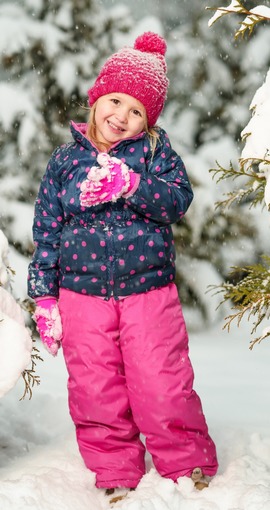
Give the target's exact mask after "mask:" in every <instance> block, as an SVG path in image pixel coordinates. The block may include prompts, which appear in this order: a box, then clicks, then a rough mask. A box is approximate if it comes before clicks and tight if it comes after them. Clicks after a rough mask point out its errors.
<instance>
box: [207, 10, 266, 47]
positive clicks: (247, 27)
mask: <svg viewBox="0 0 270 510" xmlns="http://www.w3.org/2000/svg"><path fill="white" fill-rule="evenodd" d="M206 9H207V10H212V11H215V14H214V15H213V16H212V18H211V19H210V21H209V26H211V25H213V24H214V23H215V22H216V21H217V20H218V19H220V18H222V17H223V16H225V15H227V14H235V13H236V14H242V15H245V19H244V20H243V21H242V22H241V23H240V28H239V29H238V30H237V31H236V33H235V39H237V38H238V37H244V35H245V33H246V32H248V35H249V36H250V35H251V34H252V32H253V30H254V27H255V26H256V25H257V24H258V23H260V22H262V21H265V20H270V17H268V16H267V15H265V14H259V13H258V12H256V10H257V9H256V7H255V8H254V9H251V10H248V9H246V8H245V7H244V6H243V5H242V3H241V2H240V1H239V0H233V1H232V2H231V3H230V5H229V6H228V7H206Z"/></svg>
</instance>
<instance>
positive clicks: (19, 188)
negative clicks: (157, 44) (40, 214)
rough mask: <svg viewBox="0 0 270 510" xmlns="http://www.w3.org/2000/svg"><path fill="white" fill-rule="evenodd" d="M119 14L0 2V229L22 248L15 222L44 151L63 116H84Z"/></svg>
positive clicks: (123, 23) (120, 22)
mask: <svg viewBox="0 0 270 510" xmlns="http://www.w3.org/2000/svg"><path fill="white" fill-rule="evenodd" d="M124 14H125V13H124V11H123V12H122V17H121V15H120V13H119V15H118V17H115V16H113V14H110V11H106V12H105V11H104V10H103V9H101V8H99V7H98V4H97V3H96V2H95V1H94V0H66V1H65V2H62V1H60V0H40V1H39V2H35V1H34V0H23V1H22V2H20V5H18V4H10V3H4V4H1V5H0V20H1V21H0V29H1V26H2V28H3V32H4V31H5V32H4V33H6V35H7V36H6V41H5V45H4V47H2V48H1V49H2V52H1V73H0V78H1V81H0V154H1V158H0V180H1V206H0V215H1V228H3V230H4V231H5V233H6V235H7V237H8V239H9V241H10V242H12V243H13V244H14V245H15V246H16V248H18V249H19V251H21V252H22V253H24V254H26V255H27V254H28V253H31V252H32V250H33V246H32V242H31V230H30V228H29V231H28V235H27V236H25V233H24V235H22V234H21V235H20V232H19V227H17V228H16V225H17V222H18V220H19V221H21V217H22V216H24V217H25V218H26V219H28V218H30V217H31V216H32V209H33V200H34V197H35V196H36V193H37V188H38V185H39V183H40V179H41V176H42V175H43V173H44V170H45V166H46V163H47V161H48V158H49V156H50V154H51V152H52V150H53V149H54V148H55V147H56V146H57V145H58V144H61V143H63V142H64V141H66V140H67V139H69V138H70V134H69V130H68V127H69V121H70V120H72V119H73V120H76V121H78V122H80V121H86V118H87V115H88V112H87V90H88V88H89V87H90V85H91V83H92V81H93V80H94V78H95V76H96V73H97V68H99V67H100V63H101V61H102V60H103V59H104V58H105V57H106V56H108V54H110V53H111V52H112V51H114V50H115V43H114V41H115V37H117V34H118V33H124V32H126V31H127V30H128V29H129V23H130V19H129V18H128V17H126V16H125V15H124ZM6 27H8V32H7V30H6ZM18 223H19V222H18ZM28 223H29V226H30V227H31V221H29V222H28ZM14 232H15V234H14Z"/></svg>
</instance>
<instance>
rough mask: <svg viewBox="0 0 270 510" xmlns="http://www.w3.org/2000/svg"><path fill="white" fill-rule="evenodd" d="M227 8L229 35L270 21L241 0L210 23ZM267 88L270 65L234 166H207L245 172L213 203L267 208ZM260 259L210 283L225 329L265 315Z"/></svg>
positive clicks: (269, 297) (222, 173) (266, 266)
mask: <svg viewBox="0 0 270 510" xmlns="http://www.w3.org/2000/svg"><path fill="white" fill-rule="evenodd" d="M229 13H237V14H239V15H240V16H241V23H240V28H238V30H237V31H236V34H235V37H236V38H239V37H240V36H241V37H243V36H244V35H245V34H248V35H249V36H250V35H251V34H252V33H253V30H254V28H255V26H256V25H257V24H258V23H262V22H263V21H265V20H267V21H270V8H269V7H266V6H256V7H253V8H251V9H248V8H247V7H245V5H244V2H240V1H238V0H235V1H233V2H231V4H230V6H228V7H227V8H226V7H220V8H218V9H217V10H216V12H215V14H214V15H213V17H212V18H211V20H210V23H209V24H210V25H211V24H213V23H214V22H215V21H216V20H217V19H219V18H221V17H223V16H224V15H227V14H229ZM269 92H270V70H269V71H268V73H267V77H266V80H265V82H264V84H263V85H262V86H261V87H260V88H259V89H258V90H257V92H256V93H255V96H254V98H253V101H252V102H251V110H252V118H251V120H250V121H249V123H248V125H247V126H246V128H245V129H243V131H242V138H243V140H244V142H245V147H244V149H243V151H242V154H241V157H240V158H239V161H238V166H237V168H234V167H233V165H231V167H230V168H229V169H226V168H223V167H222V166H221V165H219V166H218V168H217V169H212V172H213V173H214V176H215V177H217V179H218V181H222V180H226V179H230V178H233V179H234V180H237V179H239V178H242V177H243V176H244V177H245V181H244V184H243V185H242V186H241V188H240V189H239V188H236V189H234V190H233V191H230V192H229V193H227V197H226V198H225V199H224V200H223V201H221V202H219V203H218V206H221V207H229V206H231V205H232V204H234V203H235V202H241V201H243V200H249V201H250V205H251V206H252V207H254V206H257V205H260V204H264V205H266V206H267V208H268V211H269V210H270V193H269V186H270V135H269V129H268V123H269ZM261 260H262V262H260V263H256V264H252V265H246V266H244V267H233V268H232V271H231V279H232V281H231V282H225V283H223V284H222V285H221V286H219V287H214V288H215V290H216V291H217V292H218V293H220V292H221V293H222V294H223V301H222V302H226V301H230V302H231V303H232V307H233V310H234V312H233V313H232V314H231V315H229V316H228V317H227V318H226V322H225V326H224V327H227V328H228V330H229V329H230V326H231V323H232V321H234V320H236V321H237V324H238V326H239V325H240V322H241V320H242V318H243V317H244V316H247V317H248V319H250V318H253V320H254V322H253V327H252V331H251V334H252V335H253V334H254V333H255V332H256V331H257V328H258V327H259V326H260V325H261V324H262V323H263V322H264V321H265V320H268V319H269V316H270V277H269V271H270V257H269V256H266V255H261ZM269 336H270V327H269V326H267V327H265V328H264V329H263V330H262V332H261V333H260V334H259V336H257V337H256V338H253V339H252V341H251V342H250V348H251V349H252V348H253V346H254V345H255V344H256V343H260V342H261V341H262V340H263V339H265V338H267V337H269Z"/></svg>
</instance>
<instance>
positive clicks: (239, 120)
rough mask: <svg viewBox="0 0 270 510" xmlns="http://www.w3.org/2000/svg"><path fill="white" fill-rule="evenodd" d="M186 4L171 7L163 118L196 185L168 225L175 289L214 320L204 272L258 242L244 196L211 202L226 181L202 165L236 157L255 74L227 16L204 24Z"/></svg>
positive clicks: (223, 271)
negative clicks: (224, 204) (224, 205)
mask: <svg viewBox="0 0 270 510" xmlns="http://www.w3.org/2000/svg"><path fill="white" fill-rule="evenodd" d="M186 7H187V5H186V3H185V5H182V3H181V5H179V6H178V7H177V8H178V17H179V19H180V20H182V19H183V20H184V22H181V24H179V25H177V26H175V27H174V29H173V30H171V31H170V33H169V34H168V40H169V44H170V43H171V46H170V50H169V58H168V63H169V76H170V78H171V83H170V89H169V96H168V102H167V107H166V108H165V113H164V119H165V124H166V126H168V128H169V134H170V136H171V132H172V136H171V140H172V142H173V145H174V146H175V148H176V150H177V151H178V152H179V153H180V154H181V155H183V159H184V162H185V163H186V165H187V168H188V173H189V175H190V177H191V180H192V184H193V187H194V192H195V197H194V201H193V204H192V205H191V208H190V210H189V211H188V214H187V215H186V217H185V218H184V220H183V221H182V222H181V223H179V224H178V225H176V226H175V229H174V230H175V236H176V247H177V253H178V258H177V262H178V263H177V269H178V278H179V291H180V296H181V297H182V300H183V302H184V303H189V304H190V306H192V307H193V308H194V304H195V307H196V309H197V308H200V310H201V312H202V314H203V316H204V318H206V319H207V320H213V317H214V316H215V317H216V319H217V318H218V313H217V312H216V311H215V310H213V307H212V306H211V303H210V301H211V300H210V299H209V295H205V282H204V281H203V279H204V278H205V276H202V275H205V273H206V271H209V277H211V278H212V281H213V279H214V281H215V282H216V283H218V282H222V281H224V280H226V279H227V278H228V277H229V273H230V267H231V265H232V264H242V263H244V261H245V257H246V254H247V253H248V254H249V259H248V263H252V262H254V261H256V258H257V256H258V252H259V250H260V243H259V242H258V241H257V243H255V244H256V247H255V248H254V241H253V239H254V238H255V239H257V238H258V235H257V227H256V224H255V222H254V214H253V211H249V209H248V202H247V201H246V202H244V201H243V202H242V203H238V202H237V203H236V204H235V207H234V208H233V209H230V210H229V211H228V212H227V213H225V211H224V210H223V209H221V208H219V209H216V208H215V202H216V201H217V200H218V199H219V197H222V195H223V193H224V192H226V191H227V190H228V183H227V182H226V181H219V183H218V185H214V184H213V182H212V180H211V176H210V175H209V172H208V170H209V167H210V166H213V165H214V164H215V160H216V159H217V158H221V156H220V155H221V154H222V157H223V160H225V161H226V163H225V164H227V163H229V158H231V159H232V161H233V164H236V163H237V158H238V154H239V150H240V146H241V139H240V132H241V130H242V127H243V123H245V122H247V121H248V116H249V112H248V105H249V103H250V100H251V97H252V90H253V89H254V88H256V87H257V86H258V85H259V84H260V80H261V78H260V74H259V73H258V69H257V68H256V67H255V65H254V63H253V62H251V63H250V65H249V67H248V60H249V54H248V51H247V50H246V49H245V45H244V44H243V43H242V41H241V40H235V41H234V42H233V44H232V42H231V41H230V38H229V37H228V34H233V32H234V30H235V29H236V27H237V23H236V21H235V20H234V19H233V17H227V18H226V19H224V20H223V25H222V26H219V30H218V29H215V27H214V29H212V30H208V20H209V12H208V11H206V10H205V6H202V2H198V1H197V0H191V1H190V2H189V4H188V8H189V15H188V18H187V17H186V13H185V12H184V11H185V8H186ZM260 35H261V31H257V32H256V33H255V34H254V37H253V42H252V44H253V45H254V46H255V45H256V44H259V43H260ZM265 53H266V52H265ZM269 63H270V59H269V54H268V57H266V58H265V61H264V62H262V63H261V68H262V70H263V71H264V70H265V69H266V68H267V66H268V65H269ZM170 126H173V130H172V129H171V127H170ZM243 247H244V248H243ZM183 261H184V263H183ZM188 268H190V269H188ZM209 283H210V282H209ZM214 308H215V307H214ZM220 311H221V313H223V312H222V310H220Z"/></svg>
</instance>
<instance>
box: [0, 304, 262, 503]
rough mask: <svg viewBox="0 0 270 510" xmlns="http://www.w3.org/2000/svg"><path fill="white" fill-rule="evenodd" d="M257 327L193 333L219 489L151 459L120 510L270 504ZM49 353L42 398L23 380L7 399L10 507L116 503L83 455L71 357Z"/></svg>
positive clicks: (1, 411)
mask: <svg viewBox="0 0 270 510" xmlns="http://www.w3.org/2000/svg"><path fill="white" fill-rule="evenodd" d="M209 299H211V298H210V297H209ZM250 326H251V325H250V324H245V323H243V325H242V327H241V328H240V329H238V328H237V327H236V326H235V327H233V328H232V331H231V333H230V334H228V333H227V332H226V331H222V325H217V326H215V327H213V328H211V329H209V330H206V331H202V332H201V333H199V334H198V333H192V334H191V335H190V356H191V359H192V362H193V366H194V370H195V388H196V390H197V392H198V393H199V395H200V397H201V399H202V402H203V407H204V411H205V414H206V416H207V421H208V425H209V429H210V433H211V435H212V437H213V438H214V440H215V441H216V444H217V450H218V455H219V462H220V469H219V472H218V475H217V476H216V477H215V478H214V479H213V480H212V482H211V484H210V487H209V488H208V489H205V490H204V491H202V492H199V491H196V490H195V489H194V488H193V484H192V483H191V481H190V480H189V479H188V478H183V479H181V480H179V483H178V484H174V483H173V482H171V481H170V480H165V479H162V478H161V477H160V476H159V475H158V474H157V473H156V471H155V470H154V469H153V467H152V465H151V460H150V458H148V459H147V465H148V472H147V474H146V475H145V476H144V478H143V479H142V480H141V483H140V485H139V486H138V488H137V490H136V491H135V492H131V493H130V495H129V496H128V498H126V499H125V500H123V501H121V502H118V503H116V504H115V505H114V508H115V509H125V510H270V427H269V425H270V375H269V357H270V343H269V342H267V341H265V343H262V344H261V345H258V346H256V347H255V348H254V349H253V351H250V350H249V349H248V345H249V338H250ZM40 350H41V354H42V356H43V358H44V362H43V363H41V362H40V363H38V366H37V371H38V373H39V374H40V376H41V385H40V386H39V387H37V388H34V392H33V398H32V400H31V401H28V400H24V401H21V402H19V397H20V396H21V394H22V389H23V387H22V383H21V382H19V383H18V384H17V385H16V386H15V388H13V389H12V390H11V391H10V392H9V393H8V394H7V395H5V396H4V397H3V398H2V399H1V401H0V509H1V510H105V509H107V508H109V502H108V499H106V498H105V496H104V494H103V492H102V491H101V490H98V489H96V488H95V486H94V475H93V474H92V473H91V472H89V471H87V469H86V468H85V467H84V465H83V462H82V460H81V458H80V455H79V453H78V449H77V445H76V440H75V434H74V428H73V424H72V422H71V419H70V417H69V413H68V408H67V392H66V380H67V375H66V370H65V365H64V362H63V358H62V353H61V352H60V355H58V357H57V358H52V357H50V356H49V355H48V354H47V353H46V352H45V351H44V349H43V348H42V347H41V348H40Z"/></svg>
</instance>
